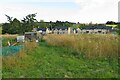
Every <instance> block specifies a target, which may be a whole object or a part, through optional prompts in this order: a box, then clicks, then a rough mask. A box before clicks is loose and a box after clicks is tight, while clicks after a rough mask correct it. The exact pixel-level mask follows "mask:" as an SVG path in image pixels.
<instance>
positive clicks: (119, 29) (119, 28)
mask: <svg viewBox="0 0 120 80" xmlns="http://www.w3.org/2000/svg"><path fill="white" fill-rule="evenodd" d="M117 27H118V31H117V33H118V34H119V35H120V24H118V26H117Z"/></svg>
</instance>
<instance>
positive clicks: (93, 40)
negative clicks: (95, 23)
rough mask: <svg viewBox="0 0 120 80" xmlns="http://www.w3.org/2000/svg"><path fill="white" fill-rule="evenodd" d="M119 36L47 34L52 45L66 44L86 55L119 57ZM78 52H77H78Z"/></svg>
mask: <svg viewBox="0 0 120 80" xmlns="http://www.w3.org/2000/svg"><path fill="white" fill-rule="evenodd" d="M118 38H119V37H118V36H115V35H97V34H96V35H95V34H94V35H92V34H81V35H47V36H45V37H44V39H45V40H46V41H47V43H48V44H50V45H56V46H65V47H68V48H71V49H73V50H76V51H77V53H79V54H84V55H85V56H86V57H89V58H91V57H118V43H119V40H118ZM77 53H76V54H77Z"/></svg>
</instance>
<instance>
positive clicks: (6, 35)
mask: <svg viewBox="0 0 120 80" xmlns="http://www.w3.org/2000/svg"><path fill="white" fill-rule="evenodd" d="M0 36H2V37H4V38H16V37H17V34H14V35H12V34H4V35H0Z"/></svg>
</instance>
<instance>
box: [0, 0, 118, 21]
mask: <svg viewBox="0 0 120 80" xmlns="http://www.w3.org/2000/svg"><path fill="white" fill-rule="evenodd" d="M119 1H120V0H0V23H4V22H7V18H6V16H5V14H6V15H9V16H11V17H13V18H17V19H18V20H22V19H23V17H25V16H26V15H28V14H33V13H37V16H36V19H37V20H38V21H40V20H44V21H53V22H55V21H56V20H59V21H69V22H76V23H77V22H80V23H90V22H92V23H106V22H107V21H115V22H117V21H118V2H119Z"/></svg>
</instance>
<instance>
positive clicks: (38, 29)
mask: <svg viewBox="0 0 120 80" xmlns="http://www.w3.org/2000/svg"><path fill="white" fill-rule="evenodd" d="M41 30H42V31H46V28H37V31H41Z"/></svg>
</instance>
